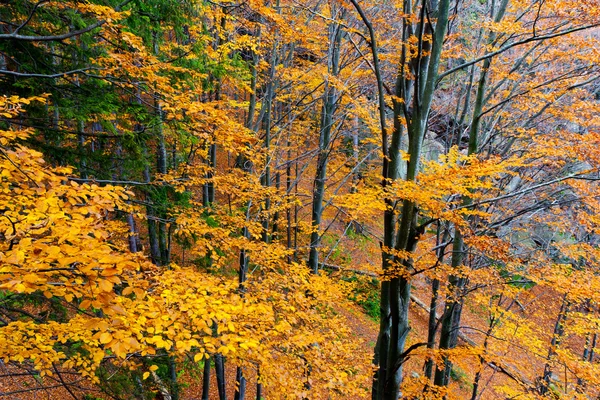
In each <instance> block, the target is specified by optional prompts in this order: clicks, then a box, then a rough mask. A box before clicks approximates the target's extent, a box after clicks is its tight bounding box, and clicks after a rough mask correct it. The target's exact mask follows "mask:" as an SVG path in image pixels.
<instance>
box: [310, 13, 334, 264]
mask: <svg viewBox="0 0 600 400" xmlns="http://www.w3.org/2000/svg"><path fill="white" fill-rule="evenodd" d="M329 31H330V34H329V36H330V38H331V41H330V43H331V47H330V49H329V56H328V64H329V65H328V67H329V68H328V70H329V73H330V74H331V75H332V76H337V75H338V73H339V59H340V45H341V41H342V28H341V25H340V24H337V23H333V24H331V25H329ZM338 97H339V94H338V90H337V89H336V88H335V86H334V85H332V84H331V83H330V82H329V78H326V81H325V92H324V94H323V108H322V112H321V126H320V129H319V154H318V156H317V171H316V173H315V179H314V181H313V199H312V214H311V224H312V229H313V231H312V233H311V235H310V251H309V257H308V267H309V268H310V270H311V271H312V272H313V273H314V274H317V273H318V272H319V246H320V244H321V234H320V232H319V229H320V227H321V218H322V216H323V198H324V197H325V181H326V177H327V164H328V162H329V153H330V151H331V149H330V146H331V143H330V142H331V131H332V128H333V116H334V114H335V111H336V109H337V103H338V100H339V99H338Z"/></svg>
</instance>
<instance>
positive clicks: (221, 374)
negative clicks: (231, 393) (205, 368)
mask: <svg viewBox="0 0 600 400" xmlns="http://www.w3.org/2000/svg"><path fill="white" fill-rule="evenodd" d="M214 360H215V375H216V377H217V389H218V391H219V400H227V392H226V390H225V357H223V355H222V354H215V357H214Z"/></svg>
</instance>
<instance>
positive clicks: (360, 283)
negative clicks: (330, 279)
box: [342, 274, 381, 321]
mask: <svg viewBox="0 0 600 400" xmlns="http://www.w3.org/2000/svg"><path fill="white" fill-rule="evenodd" d="M342 280H344V281H346V282H352V283H353V284H354V285H353V291H352V293H351V295H350V296H349V299H350V300H352V301H354V302H356V304H358V305H359V306H361V307H362V309H363V310H364V311H365V313H366V314H367V315H368V316H369V317H370V318H371V319H373V320H374V321H379V317H380V315H381V312H380V309H379V303H380V300H381V294H380V291H379V290H380V288H379V280H378V279H375V278H372V277H367V276H364V275H358V274H352V275H350V276H349V277H343V278H342Z"/></svg>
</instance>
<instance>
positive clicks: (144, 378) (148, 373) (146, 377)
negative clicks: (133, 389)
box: [142, 372, 150, 380]
mask: <svg viewBox="0 0 600 400" xmlns="http://www.w3.org/2000/svg"><path fill="white" fill-rule="evenodd" d="M149 376H150V372H144V375H142V379H143V380H146V379H148V377H149Z"/></svg>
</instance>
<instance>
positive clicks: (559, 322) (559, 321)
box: [538, 294, 570, 395]
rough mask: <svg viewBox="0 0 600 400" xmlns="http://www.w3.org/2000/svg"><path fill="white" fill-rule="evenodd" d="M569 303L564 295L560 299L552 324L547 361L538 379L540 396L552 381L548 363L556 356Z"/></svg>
mask: <svg viewBox="0 0 600 400" xmlns="http://www.w3.org/2000/svg"><path fill="white" fill-rule="evenodd" d="M569 305H570V302H569V300H568V298H567V295H566V294H565V295H564V296H563V299H562V303H561V306H560V311H559V312H558V315H557V317H556V323H555V324H554V331H553V334H552V340H551V341H550V348H549V349H548V357H547V359H548V361H547V362H546V364H545V365H544V373H543V374H542V377H541V378H540V379H539V385H538V392H539V393H540V394H541V395H545V394H547V393H548V391H549V390H550V380H551V379H552V365H551V363H550V361H551V359H552V357H553V356H554V355H555V354H556V347H557V346H558V345H559V344H560V342H561V340H562V336H563V333H564V325H565V321H566V320H567V313H568V312H569Z"/></svg>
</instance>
